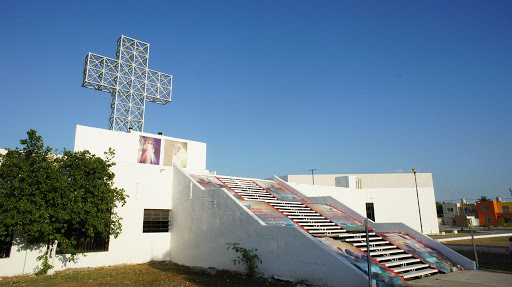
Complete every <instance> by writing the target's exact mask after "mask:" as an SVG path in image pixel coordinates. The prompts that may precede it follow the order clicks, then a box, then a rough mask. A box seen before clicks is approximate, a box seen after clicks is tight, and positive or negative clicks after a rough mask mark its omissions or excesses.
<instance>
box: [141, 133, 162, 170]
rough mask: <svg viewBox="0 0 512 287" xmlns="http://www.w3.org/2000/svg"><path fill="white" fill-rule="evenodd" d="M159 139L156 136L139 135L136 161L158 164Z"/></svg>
mask: <svg viewBox="0 0 512 287" xmlns="http://www.w3.org/2000/svg"><path fill="white" fill-rule="evenodd" d="M161 141H162V140H161V139H158V138H152V137H145V136H139V151H138V154H137V162H138V163H145V164H154V165H159V164H160V147H161Z"/></svg>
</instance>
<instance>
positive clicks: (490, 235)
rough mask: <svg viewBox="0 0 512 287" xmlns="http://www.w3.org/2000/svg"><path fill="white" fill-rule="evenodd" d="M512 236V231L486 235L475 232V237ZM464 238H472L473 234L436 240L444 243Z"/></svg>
mask: <svg viewBox="0 0 512 287" xmlns="http://www.w3.org/2000/svg"><path fill="white" fill-rule="evenodd" d="M511 236H512V233H498V234H486V235H476V234H475V238H489V237H511ZM464 239H471V236H460V237H448V238H439V239H436V240H437V241H439V242H441V243H443V242H448V241H457V240H464Z"/></svg>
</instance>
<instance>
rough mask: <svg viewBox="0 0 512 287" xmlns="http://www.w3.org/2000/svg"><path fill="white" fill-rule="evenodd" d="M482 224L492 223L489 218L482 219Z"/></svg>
mask: <svg viewBox="0 0 512 287" xmlns="http://www.w3.org/2000/svg"><path fill="white" fill-rule="evenodd" d="M484 222H485V223H492V220H491V218H490V217H484Z"/></svg>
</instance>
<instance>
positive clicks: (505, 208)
mask: <svg viewBox="0 0 512 287" xmlns="http://www.w3.org/2000/svg"><path fill="white" fill-rule="evenodd" d="M501 212H510V207H508V206H506V205H504V206H502V207H501Z"/></svg>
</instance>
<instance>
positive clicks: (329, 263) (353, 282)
mask: <svg viewBox="0 0 512 287" xmlns="http://www.w3.org/2000/svg"><path fill="white" fill-rule="evenodd" d="M191 183H192V180H191V178H190V177H188V175H186V174H184V173H183V172H182V171H181V170H180V169H179V168H175V170H174V184H173V226H172V234H173V236H172V238H171V249H172V250H173V252H172V254H171V259H172V260H173V261H174V262H177V263H180V264H185V265H191V266H202V267H215V268H219V269H228V270H236V271H243V268H242V266H239V265H236V266H235V265H233V263H232V260H233V259H234V258H235V257H236V253H235V252H234V251H232V250H227V243H235V242H236V243H240V245H241V246H243V247H245V248H256V249H258V250H257V254H258V256H259V257H260V258H261V260H262V261H263V264H261V265H259V270H260V271H261V272H262V273H263V274H264V275H265V276H275V277H278V278H282V279H289V280H299V279H302V280H307V281H309V282H312V283H315V284H320V285H328V286H364V285H365V284H367V277H366V275H365V274H364V273H362V272H361V271H360V270H358V269H356V268H355V267H354V266H352V265H351V264H349V263H347V262H346V261H345V260H344V259H342V258H340V257H339V256H336V255H335V254H334V253H333V251H331V250H329V249H328V248H327V247H326V246H325V245H323V244H321V243H319V242H318V241H316V240H314V239H313V237H311V236H310V235H309V234H307V233H306V232H305V231H303V230H302V229H301V228H299V227H297V226H264V225H262V224H261V221H259V220H257V219H256V217H255V216H253V215H252V213H250V212H249V211H248V210H247V208H245V207H244V206H243V205H241V204H240V202H239V201H237V200H236V199H234V198H233V197H232V196H231V195H230V194H229V193H228V192H226V191H225V190H224V189H216V190H202V188H201V187H200V186H199V185H196V184H195V183H193V184H192V185H190V184H191ZM191 189H192V191H191Z"/></svg>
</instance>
